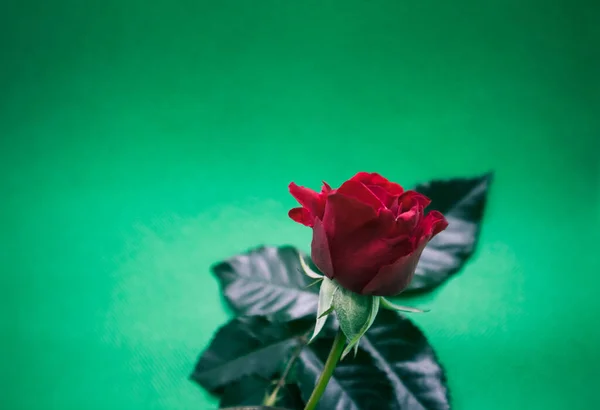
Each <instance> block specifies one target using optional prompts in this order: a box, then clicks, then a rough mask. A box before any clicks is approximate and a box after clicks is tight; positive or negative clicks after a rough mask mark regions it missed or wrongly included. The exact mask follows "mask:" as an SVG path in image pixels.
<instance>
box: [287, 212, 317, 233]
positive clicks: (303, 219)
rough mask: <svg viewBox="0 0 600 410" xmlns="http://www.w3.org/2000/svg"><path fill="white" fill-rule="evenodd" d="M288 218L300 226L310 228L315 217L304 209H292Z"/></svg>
mask: <svg viewBox="0 0 600 410" xmlns="http://www.w3.org/2000/svg"><path fill="white" fill-rule="evenodd" d="M288 215H289V217H290V218H292V219H293V220H294V221H296V222H298V223H301V224H302V225H306V226H310V227H311V228H312V226H313V221H314V220H315V217H314V216H313V214H312V213H311V212H310V211H309V210H308V209H306V208H293V209H290V211H289V212H288Z"/></svg>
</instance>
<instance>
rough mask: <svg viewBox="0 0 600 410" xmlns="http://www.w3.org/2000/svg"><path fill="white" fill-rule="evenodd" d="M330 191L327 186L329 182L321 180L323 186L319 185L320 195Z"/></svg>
mask: <svg viewBox="0 0 600 410" xmlns="http://www.w3.org/2000/svg"><path fill="white" fill-rule="evenodd" d="M331 191H332V189H331V187H330V186H329V184H328V183H327V182H325V181H323V186H322V187H321V195H323V194H328V193H330V192H331Z"/></svg>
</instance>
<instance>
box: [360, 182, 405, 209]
mask: <svg viewBox="0 0 600 410" xmlns="http://www.w3.org/2000/svg"><path fill="white" fill-rule="evenodd" d="M366 187H367V188H369V190H370V191H371V192H373V194H374V195H375V196H376V197H377V198H379V200H380V201H381V202H382V203H383V204H384V205H385V206H386V208H388V209H389V208H392V207H393V206H394V204H395V203H396V204H397V203H398V195H392V194H390V193H389V192H388V191H387V190H386V189H385V188H384V187H381V186H378V185H366Z"/></svg>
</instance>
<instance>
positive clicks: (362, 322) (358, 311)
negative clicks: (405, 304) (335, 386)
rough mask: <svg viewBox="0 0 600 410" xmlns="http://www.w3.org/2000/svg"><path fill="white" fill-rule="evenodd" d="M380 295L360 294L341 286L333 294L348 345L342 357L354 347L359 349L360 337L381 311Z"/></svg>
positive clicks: (334, 304) (355, 350) (334, 305)
mask: <svg viewBox="0 0 600 410" xmlns="http://www.w3.org/2000/svg"><path fill="white" fill-rule="evenodd" d="M379 299H380V298H379V296H367V295H359V294H357V293H354V292H351V291H349V290H346V289H344V288H342V287H339V288H338V289H337V291H336V292H334V294H333V307H334V309H335V312H336V314H337V318H338V321H339V323H340V328H341V329H342V332H344V335H345V336H346V339H347V340H348V346H346V348H345V349H344V351H343V353H342V359H343V358H344V357H346V356H347V355H348V353H350V352H351V351H352V349H354V354H356V352H357V351H358V344H359V342H360V338H361V337H362V336H363V335H364V334H365V333H366V332H367V330H369V328H370V327H371V325H372V324H373V321H374V320H375V317H376V316H377V312H378V311H379V302H380V300H379Z"/></svg>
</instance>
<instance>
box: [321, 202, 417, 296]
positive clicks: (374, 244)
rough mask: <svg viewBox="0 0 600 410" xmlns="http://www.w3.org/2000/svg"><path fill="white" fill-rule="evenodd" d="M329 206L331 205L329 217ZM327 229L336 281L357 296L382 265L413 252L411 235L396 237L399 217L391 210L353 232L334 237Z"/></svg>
mask: <svg viewBox="0 0 600 410" xmlns="http://www.w3.org/2000/svg"><path fill="white" fill-rule="evenodd" d="M330 198H331V197H330ZM349 199H350V200H352V198H349ZM329 206H330V203H329V201H328V203H327V207H328V208H327V210H325V215H326V216H327V215H328V212H329ZM343 209H347V207H344V208H343ZM334 212H335V208H334ZM325 222H326V221H325ZM325 229H326V232H327V236H328V238H329V249H330V255H331V262H332V265H333V269H334V271H335V272H336V280H337V281H338V282H339V283H340V285H341V286H343V287H345V288H346V289H349V290H351V291H354V292H360V291H361V290H362V288H363V287H364V286H365V285H366V284H367V283H368V282H369V281H370V280H371V278H372V277H373V276H374V275H375V274H377V272H378V271H379V267H380V266H381V264H389V263H392V262H393V261H394V260H396V259H398V258H399V257H401V256H403V255H405V254H406V253H407V252H410V250H412V245H411V243H410V238H409V237H408V236H407V235H402V236H393V235H395V233H396V232H395V217H394V215H393V214H392V212H391V211H390V210H388V209H382V210H380V211H379V214H378V216H377V217H376V218H373V219H371V220H370V221H368V222H367V223H365V224H363V225H362V226H360V227H357V228H356V229H354V230H352V231H351V232H344V231H342V233H341V234H339V232H340V231H339V230H338V231H335V232H334V234H333V235H332V234H331V233H330V232H329V230H328V226H327V225H325Z"/></svg>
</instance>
